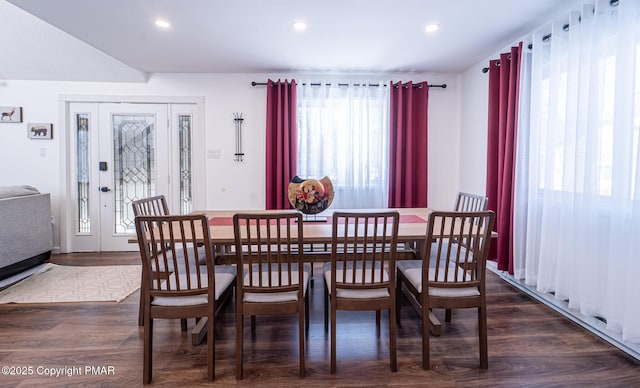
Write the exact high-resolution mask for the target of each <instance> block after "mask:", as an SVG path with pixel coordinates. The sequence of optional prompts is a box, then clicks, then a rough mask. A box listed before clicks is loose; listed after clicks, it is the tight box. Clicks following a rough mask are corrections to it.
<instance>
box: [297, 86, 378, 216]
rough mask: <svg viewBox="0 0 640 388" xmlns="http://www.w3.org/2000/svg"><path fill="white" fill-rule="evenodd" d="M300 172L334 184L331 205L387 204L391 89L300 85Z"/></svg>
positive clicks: (307, 176)
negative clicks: (324, 177) (322, 178)
mask: <svg viewBox="0 0 640 388" xmlns="http://www.w3.org/2000/svg"><path fill="white" fill-rule="evenodd" d="M297 97H298V110H297V115H298V165H297V171H298V176H299V177H300V178H302V179H305V178H321V177H323V176H325V175H326V176H328V177H329V178H330V179H331V181H332V182H333V186H334V189H335V197H334V200H333V204H332V205H331V208H333V209H346V208H352V209H355V208H384V207H386V205H387V200H388V175H389V174H388V169H389V162H388V155H389V150H388V149H389V90H388V88H387V87H385V84H384V83H380V84H379V85H374V86H370V85H366V84H364V85H363V84H360V85H359V86H356V85H353V84H349V85H347V86H344V85H343V84H341V85H338V83H337V82H331V83H330V84H328V83H325V82H323V83H321V85H319V86H318V85H317V84H315V83H314V85H311V82H303V83H299V84H298V90H297Z"/></svg>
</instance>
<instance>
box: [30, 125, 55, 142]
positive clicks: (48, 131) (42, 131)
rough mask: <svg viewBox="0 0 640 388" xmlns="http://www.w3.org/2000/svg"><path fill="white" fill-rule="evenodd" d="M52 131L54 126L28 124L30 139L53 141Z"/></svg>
mask: <svg viewBox="0 0 640 388" xmlns="http://www.w3.org/2000/svg"><path fill="white" fill-rule="evenodd" d="M52 131H53V124H40V123H36V124H33V123H30V124H27V137H28V138H29V139H52V138H53V133H52Z"/></svg>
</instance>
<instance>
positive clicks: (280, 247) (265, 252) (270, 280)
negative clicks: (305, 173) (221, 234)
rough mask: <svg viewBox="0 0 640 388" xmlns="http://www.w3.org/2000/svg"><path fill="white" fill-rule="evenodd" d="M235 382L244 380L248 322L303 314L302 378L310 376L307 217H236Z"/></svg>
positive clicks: (300, 325)
mask: <svg viewBox="0 0 640 388" xmlns="http://www.w3.org/2000/svg"><path fill="white" fill-rule="evenodd" d="M233 226H234V236H235V244H236V267H237V269H238V277H239V279H241V280H240V281H239V282H238V284H237V286H236V379H238V380H241V379H242V378H243V346H244V345H243V344H244V341H243V339H244V317H245V316H250V317H251V319H252V328H253V327H254V325H255V316H256V315H258V316H259V315H283V314H298V341H299V356H298V357H299V366H300V377H304V375H305V352H304V343H305V327H306V325H307V324H308V321H309V279H310V276H311V268H310V266H306V265H304V263H303V261H302V256H303V232H302V215H301V214H300V213H298V212H277V213H259V214H235V215H234V216H233Z"/></svg>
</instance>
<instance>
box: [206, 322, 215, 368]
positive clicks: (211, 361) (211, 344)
mask: <svg viewBox="0 0 640 388" xmlns="http://www.w3.org/2000/svg"><path fill="white" fill-rule="evenodd" d="M213 320H214V315H213V314H212V315H211V316H209V318H208V319H207V379H208V380H209V381H213V380H214V379H215V374H216V343H215V336H214V332H213Z"/></svg>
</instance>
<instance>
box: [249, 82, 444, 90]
mask: <svg viewBox="0 0 640 388" xmlns="http://www.w3.org/2000/svg"><path fill="white" fill-rule="evenodd" d="M266 85H267V83H266V82H255V81H253V82H251V86H266ZM302 85H306V83H303V84H302ZM309 85H311V86H320V85H322V84H320V83H310V84H309ZM325 85H329V86H331V84H330V83H328V84H325ZM338 86H349V84H338ZM353 86H380V85H379V84H353ZM383 86H387V85H386V84H385V85H383ZM428 86H429V87H430V88H442V89H446V88H447V84H440V85H428ZM413 87H414V88H421V87H422V85H413Z"/></svg>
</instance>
